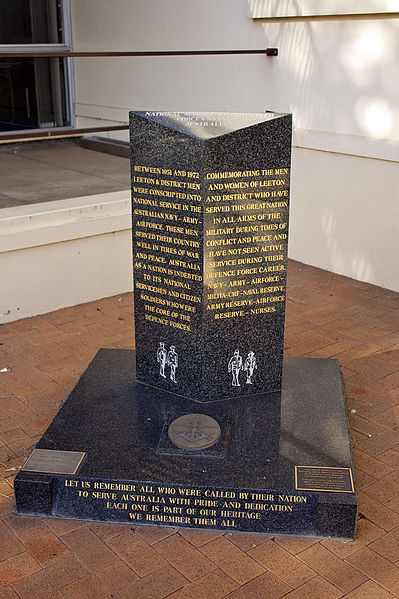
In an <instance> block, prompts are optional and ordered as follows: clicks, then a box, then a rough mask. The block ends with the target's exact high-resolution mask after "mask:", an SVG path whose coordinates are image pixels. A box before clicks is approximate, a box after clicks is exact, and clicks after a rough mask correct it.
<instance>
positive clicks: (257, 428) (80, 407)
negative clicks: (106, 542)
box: [15, 350, 357, 538]
mask: <svg viewBox="0 0 399 599" xmlns="http://www.w3.org/2000/svg"><path fill="white" fill-rule="evenodd" d="M284 372H285V376H284V387H283V393H282V397H281V398H280V394H279V393H269V394H261V395H259V396H253V397H250V398H248V397H247V398H242V399H236V400H234V401H220V402H216V403H213V404H211V405H207V406H201V404H198V402H193V401H190V400H188V399H186V398H181V397H178V396H176V395H174V394H167V393H165V392H163V391H161V390H159V389H155V388H154V387H150V386H147V385H143V384H140V383H136V382H135V376H134V352H132V351H129V350H100V352H99V353H98V354H97V356H96V358H95V359H94V361H93V362H92V364H91V365H90V367H89V368H88V370H87V371H86V372H85V373H84V375H83V376H82V378H81V379H80V381H79V382H78V384H77V386H76V388H75V389H74V391H73V392H72V393H71V395H70V396H69V398H68V399H67V400H66V401H65V403H64V405H63V406H62V408H61V409H60V411H59V413H58V414H57V416H56V417H55V418H54V420H53V422H52V424H51V425H50V426H49V428H48V429H47V431H46V433H45V434H44V435H43V437H42V438H41V440H40V441H39V443H38V444H37V447H38V448H43V449H54V450H64V451H65V450H69V451H85V452H86V457H85V459H84V461H83V462H82V464H81V466H80V468H79V470H78V472H77V473H76V475H75V476H62V475H49V474H46V475H44V474H40V473H30V472H23V471H22V472H20V473H19V474H18V476H17V478H16V481H15V493H16V501H17V508H18V510H19V511H20V512H21V513H36V514H46V515H52V516H61V517H72V518H74V517H76V518H89V519H99V520H110V521H129V519H137V518H139V515H138V514H140V509H142V507H141V508H140V506H137V505H136V509H134V508H133V507H131V506H133V504H137V502H138V503H139V504H140V505H141V506H142V505H143V504H145V503H146V502H147V501H148V502H149V504H148V505H158V506H159V507H158V508H153V509H152V508H151V510H152V511H151V510H150V511H149V512H146V513H145V514H144V516H145V518H147V514H148V519H147V520H146V519H144V520H143V519H141V520H140V522H147V523H149V524H154V523H156V524H173V525H178V526H179V525H181V526H196V527H200V528H201V527H203V528H215V529H221V530H224V529H225V527H227V528H229V530H246V531H258V532H262V531H263V532H274V533H278V532H280V533H287V534H297V535H298V534H312V535H318V536H336V537H345V538H350V537H352V536H353V534H354V529H355V521H356V512H357V502H356V495H355V494H354V493H347V492H345V493H341V492H339V493H337V492H334V493H333V492H322V493H316V492H310V491H306V492H305V491H297V490H295V480H294V472H295V466H298V465H300V466H305V465H314V466H330V467H344V468H352V467H353V463H352V456H351V447H350V440H349V436H348V429H347V422H346V415H345V406H344V396H343V391H342V387H341V381H340V373H339V369H338V364H337V362H336V361H335V360H317V359H300V358H288V359H286V360H285V362H284ZM190 412H196V413H201V412H203V413H206V414H208V415H209V416H212V417H213V418H215V419H216V420H220V422H221V424H222V426H225V424H226V420H223V419H226V418H228V431H224V434H225V438H226V444H225V451H223V452H220V453H219V454H218V455H213V456H212V457H210V456H204V455H201V456H198V455H190V453H189V452H188V454H186V455H185V456H182V455H171V454H168V455H165V454H163V453H162V452H160V451H159V443H160V439H161V438H162V431H163V428H164V423H165V421H166V420H167V419H168V418H170V416H171V415H173V416H176V417H177V416H179V415H182V414H185V413H190ZM280 425H281V426H280ZM280 429H281V433H280ZM71 481H72V482H71ZM121 481H123V483H124V484H126V485H135V490H134V492H133V493H130V495H131V497H130V499H129V501H128V500H127V499H126V505H128V506H129V507H120V506H122V504H124V503H125V500H124V499H123V497H122V495H123V492H122V491H121V489H120V488H119V490H118V492H117V495H116V496H115V497H116V499H115V498H114V500H112V501H111V499H112V498H110V497H108V498H107V497H105V496H104V497H100V498H99V497H97V495H96V493H98V492H100V491H101V492H104V493H109V492H112V489H110V487H109V485H110V484H115V483H117V484H121ZM85 485H86V486H85ZM159 486H161V488H163V489H164V490H163V491H159V489H158V487H159ZM165 489H166V490H165ZM168 489H169V492H170V493H169V492H168ZM171 489H172V490H171ZM190 489H191V491H190ZM83 492H86V493H87V496H79V493H81V494H82V493H83ZM172 492H173V493H174V494H176V493H178V494H179V495H178V496H184V497H186V495H185V494H187V493H197V492H198V493H199V496H196V495H194V497H197V501H198V502H200V501H208V500H210V501H215V499H214V494H215V493H219V499H217V501H219V502H220V501H221V498H223V497H224V498H225V499H226V500H229V501H233V500H234V501H235V502H236V503H235V504H234V505H235V507H234V505H232V506H230V508H229V509H228V511H231V512H232V513H233V512H234V513H235V514H236V513H238V512H240V513H241V514H244V513H245V514H252V516H243V515H241V517H240V518H237V517H233V516H230V518H229V517H223V515H222V511H221V510H222V509H223V505H222V504H221V503H219V504H218V506H217V507H216V508H215V510H216V512H215V514H216V515H212V514H211V515H212V517H210V518H208V520H209V522H208V521H207V522H205V521H204V522H202V520H201V519H200V520H198V521H194V517H198V518H199V511H198V510H199V509H200V508H201V509H205V508H206V505H205V504H204V506H202V507H201V505H200V504H198V505H197V506H195V510H197V512H196V515H193V514H192V513H190V512H188V513H187V510H188V509H193V506H194V503H193V501H194V499H192V500H190V501H191V503H190V506H189V507H187V505H186V506H183V507H184V509H185V510H186V508H187V510H186V511H183V512H178V511H177V512H176V511H175V512H174V514H175V516H174V517H175V518H178V516H179V514H180V516H181V518H185V520H184V519H183V520H181V521H180V520H172V521H170V520H168V518H169V516H170V514H171V511H170V509H171V508H172V507H173V504H171V503H170V500H169V499H168V498H167V497H168V496H169V495H168V493H169V494H171V493H172ZM223 493H225V495H224V496H223V495H220V494H223ZM240 493H241V499H240V500H238V497H239V495H240ZM242 493H244V495H242ZM245 493H250V494H252V497H254V498H255V499H253V500H252V501H251V500H248V503H252V504H255V503H256V504H257V506H258V507H254V505H252V507H248V506H247V507H245V502H244V499H242V497H245ZM259 493H260V494H263V499H256V497H257V495H256V494H259ZM181 494H182V495H181ZM226 494H227V495H226ZM229 494H230V495H229ZM271 494H272V495H273V496H274V499H273V501H270V500H268V499H267V498H266V496H267V495H269V496H270V495H271ZM137 495H140V497H141V498H142V499H141V500H140V501H139V500H138V499H137ZM126 497H127V496H126ZM160 497H161V498H162V497H164V498H165V497H166V498H167V499H166V500H165V501H166V506H165V505H163V504H162V502H161V504H158V503H156V502H157V501H158V500H159V498H160ZM286 497H288V499H287V498H286ZM157 498H158V499H157ZM289 498H290V499H289ZM298 498H299V499H298ZM107 500H109V501H110V502H111V504H112V502H113V503H115V505H117V504H119V503H120V506H119V508H117V507H114V508H112V507H110V506H109V505H108V506H107ZM237 502H238V503H237ZM270 504H273V505H275V506H277V507H275V508H273V509H275V510H276V511H273V512H271V511H270V510H265V508H264V506H265V505H266V506H268V505H270ZM226 505H227V504H226ZM259 506H263V507H259ZM278 506H282V507H278ZM169 508H170V509H169ZM288 508H289V509H288ZM291 508H292V511H289V510H291ZM148 509H149V508H148ZM156 509H157V511H155V510H156ZM212 509H213V508H212ZM226 509H227V507H226V506H225V512H226ZM285 509H287V510H288V511H284V510H285ZM168 510H169V511H168ZM278 510H279V511H278ZM157 514H158V515H160V516H162V518H163V520H157V519H156V515H157ZM176 514H177V516H176ZM253 514H258V515H259V514H260V515H261V516H259V517H258V516H256V517H255V516H253ZM202 515H203V514H202ZM180 516H179V517H180ZM204 517H205V516H204ZM187 518H188V520H187ZM205 519H206V518H205ZM227 521H229V522H230V524H227V523H226V522H227ZM232 522H233V524H232ZM223 523H224V524H223Z"/></svg>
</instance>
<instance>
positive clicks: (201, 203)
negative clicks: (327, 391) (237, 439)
mask: <svg viewBox="0 0 399 599" xmlns="http://www.w3.org/2000/svg"><path fill="white" fill-rule="evenodd" d="M130 135H131V153H132V154H131V157H132V160H131V162H132V213H133V258H134V282H135V285H134V295H135V331H136V345H137V348H138V351H137V377H138V379H139V380H141V381H143V382H145V383H147V384H151V385H154V386H157V387H160V388H162V389H164V390H166V391H171V392H173V393H176V394H179V395H184V396H187V397H190V398H192V399H195V400H197V401H199V402H212V401H218V400H220V399H221V398H222V399H226V398H234V397H240V396H248V395H252V394H257V393H260V392H262V393H263V392H264V391H265V390H267V391H275V390H279V389H280V388H281V373H282V354H283V336H284V311H285V288H286V259H287V238H288V206H289V176H290V175H289V171H290V160H291V116H290V115H281V114H277V113H253V114H251V113H250V114H245V113H196V114H193V113H157V112H132V113H130ZM172 348H173V349H172Z"/></svg>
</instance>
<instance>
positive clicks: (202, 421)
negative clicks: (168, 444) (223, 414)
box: [168, 414, 221, 450]
mask: <svg viewBox="0 0 399 599" xmlns="http://www.w3.org/2000/svg"><path fill="white" fill-rule="evenodd" d="M220 434H221V431H220V426H219V424H218V422H217V421H216V420H215V419H214V418H211V417H210V416H207V415H206V414H185V415H184V416H180V417H179V418H176V420H173V422H172V423H171V424H170V425H169V429H168V435H169V439H170V440H171V441H172V443H173V444H174V445H176V447H181V448H183V449H197V450H198V449H204V448H205V447H211V446H212V445H213V444H214V443H216V441H218V439H219V438H220Z"/></svg>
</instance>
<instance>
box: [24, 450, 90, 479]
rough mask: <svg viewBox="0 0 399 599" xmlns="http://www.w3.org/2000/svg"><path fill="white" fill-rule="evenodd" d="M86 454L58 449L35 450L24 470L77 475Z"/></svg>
mask: <svg viewBox="0 0 399 599" xmlns="http://www.w3.org/2000/svg"><path fill="white" fill-rule="evenodd" d="M85 455H86V452H84V451H59V450H58V449H34V450H33V451H32V453H31V454H30V456H29V457H28V459H27V460H26V462H25V464H24V465H23V467H22V470H24V471H26V472H48V473H49V474H76V472H77V470H78V468H79V466H80V464H81V463H82V460H83V458H84V457H85Z"/></svg>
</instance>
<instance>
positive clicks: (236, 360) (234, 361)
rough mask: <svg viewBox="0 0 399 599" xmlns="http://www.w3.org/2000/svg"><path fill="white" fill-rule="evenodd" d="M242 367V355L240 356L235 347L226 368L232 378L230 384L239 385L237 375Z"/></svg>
mask: <svg viewBox="0 0 399 599" xmlns="http://www.w3.org/2000/svg"><path fill="white" fill-rule="evenodd" d="M241 369H242V357H241V356H240V351H239V350H238V349H236V350H235V351H234V355H233V356H232V357H231V358H230V361H229V366H228V370H229V372H231V373H232V376H233V380H232V381H231V384H232V386H233V387H241V385H240V381H239V380H238V375H239V374H240V370H241Z"/></svg>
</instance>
